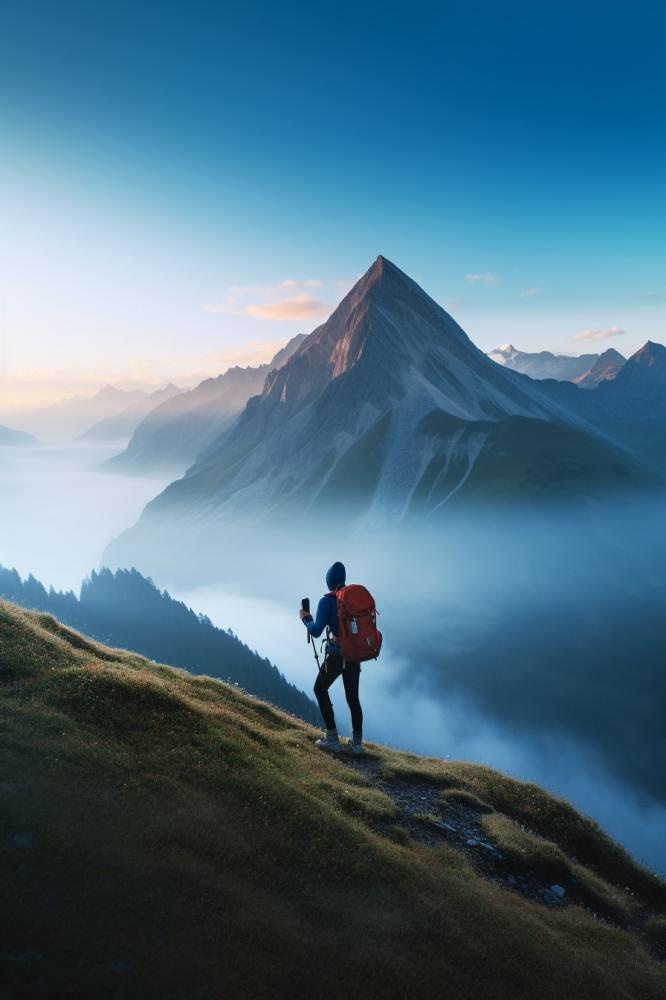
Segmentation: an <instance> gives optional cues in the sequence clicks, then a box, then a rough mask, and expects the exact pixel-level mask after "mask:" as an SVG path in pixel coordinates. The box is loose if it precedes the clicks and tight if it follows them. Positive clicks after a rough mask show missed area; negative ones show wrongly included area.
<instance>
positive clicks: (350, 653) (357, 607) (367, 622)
mask: <svg viewBox="0 0 666 1000" xmlns="http://www.w3.org/2000/svg"><path fill="white" fill-rule="evenodd" d="M330 593H331V594H332V596H333V597H335V599H336V601H337V605H338V622H339V625H338V634H337V636H336V639H337V643H338V646H339V647H340V650H341V652H342V655H343V656H344V658H345V660H349V661H350V662H351V663H363V661H364V660H376V659H377V657H378V656H379V651H380V649H381V648H382V634H381V632H380V631H379V629H378V628H377V609H376V608H375V601H374V598H373V596H372V594H371V593H370V591H369V590H366V589H365V587H362V586H361V585H360V584H359V583H350V584H348V585H347V586H346V587H340V589H339V590H334V591H330Z"/></svg>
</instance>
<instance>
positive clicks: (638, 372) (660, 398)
mask: <svg viewBox="0 0 666 1000" xmlns="http://www.w3.org/2000/svg"><path fill="white" fill-rule="evenodd" d="M543 385H544V388H545V389H546V391H547V393H548V395H549V396H550V397H551V399H553V400H554V401H555V400H556V401H558V402H559V403H560V404H561V405H563V406H566V407H567V408H568V409H569V410H570V411H571V412H572V413H575V414H576V415H577V416H579V417H581V418H582V419H584V420H585V421H586V422H588V423H589V424H591V425H593V426H595V427H596V428H598V430H599V431H600V432H602V433H604V434H606V435H607V436H609V437H611V438H613V439H614V440H616V441H618V442H620V443H621V444H622V445H623V446H624V447H625V448H628V449H629V450H630V451H631V452H632V453H633V454H634V455H636V456H637V457H638V458H639V459H640V460H641V461H643V462H647V463H648V464H650V465H651V466H652V467H653V468H654V469H656V470H657V471H658V472H660V473H662V474H666V347H664V345H663V344H657V343H653V342H652V341H648V342H647V343H646V344H644V345H643V347H641V348H640V350H638V351H636V353H635V354H632V356H631V357H630V358H629V360H628V361H627V362H626V363H625V364H624V365H623V367H622V368H621V369H620V371H619V372H618V373H617V374H616V375H615V377H614V378H610V379H606V380H602V381H601V382H600V383H599V386H598V387H597V389H596V390H595V391H594V392H581V391H580V390H579V389H578V388H577V387H576V386H573V385H570V384H568V383H565V382H559V383H555V382H548V383H543Z"/></svg>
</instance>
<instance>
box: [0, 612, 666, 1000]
mask: <svg viewBox="0 0 666 1000" xmlns="http://www.w3.org/2000/svg"><path fill="white" fill-rule="evenodd" d="M0 679H1V683H0V730H1V733H2V740H1V747H2V751H1V754H0V762H1V765H2V780H0V796H1V800H0V806H1V808H2V816H3V837H2V840H1V841H0V873H1V875H0V877H1V879H2V898H3V912H4V913H5V914H11V919H10V920H8V921H7V922H6V927H5V930H4V932H3V938H2V944H1V946H0V982H2V983H3V985H4V987H5V995H7V996H16V997H19V996H21V995H27V993H28V987H34V988H36V986H39V988H40V989H41V992H42V994H43V995H46V996H49V995H51V996H62V995H67V996H71V997H86V998H90V997H95V998H105V997H115V996H132V997H134V996H139V997H144V996H145V997H167V996H168V997H174V998H178V1000H180V998H185V997H188V998H190V997H194V996H199V997H201V998H204V997H205V998H210V1000H217V998H218V997H224V998H225V1000H226V998H235V997H252V998H253V1000H255V998H257V1000H261V998H264V997H265V998H268V997H280V996H288V997H290V998H294V1000H299V998H301V997H303V998H306V997H307V998H310V997H312V996H313V995H316V994H318V993H322V992H326V993H330V992H331V991H333V990H334V991H335V993H336V994H340V995H347V996H349V997H351V998H354V997H363V998H364V1000H374V998H380V997H381V998H389V997H390V998H392V997H397V996H404V997H421V996H439V995H441V994H442V989H443V984H445V990H446V996H447V997H449V998H452V1000H457V998H460V1000H463V998H465V1000H467V998H470V997H476V996H479V997H481V996H483V997H484V1000H498V998H504V997H512V998H517V1000H520V998H524V1000H532V998H533V997H535V996H539V997H540V998H543V1000H561V998H564V997H568V996H576V997H577V998H588V997H589V998H599V1000H615V998H618V1000H619V998H623V1000H634V998H636V997H641V1000H651V998H655V1000H657V998H661V997H663V995H664V991H665V990H666V975H665V973H664V969H663V967H661V966H659V965H658V964H657V963H656V962H655V961H654V959H652V958H651V957H650V955H649V953H648V951H647V950H646V949H645V946H644V944H643V943H642V942H641V940H640V939H639V938H638V936H636V935H633V934H629V933H627V932H625V931H623V930H620V929H618V928H615V927H611V926H609V925H606V924H603V923H600V922H598V921H595V920H594V919H593V917H592V916H591V915H590V914H588V913H586V912H585V911H583V910H581V909H578V908H575V907H568V908H563V909H562V910H557V911H556V910H549V909H547V908H545V907H540V906H538V905H536V904H532V903H530V902H528V901H526V900H524V899H522V898H521V897H519V896H518V895H517V894H514V893H510V892H508V891H505V890H503V889H501V888H500V887H498V886H496V885H494V884H492V883H490V882H489V881H487V880H484V879H483V878H482V877H480V876H479V875H477V874H476V873H475V872H474V871H473V870H472V868H471V867H470V866H469V865H468V864H467V863H466V862H465V860H464V859H463V857H462V855H460V854H458V853H457V852H454V851H452V850H451V849H449V848H442V849H436V850H432V849H430V848H427V847H425V846H424V845H421V844H418V843H415V842H414V841H412V840H411V839H410V838H409V837H408V836H405V835H404V831H402V830H401V827H400V823H399V820H398V819H397V817H396V813H395V807H394V804H393V802H392V801H391V800H390V799H389V798H388V797H387V796H386V795H384V794H383V793H381V792H379V791H377V790H375V789H372V788H370V787H369V786H368V785H367V784H366V783H365V782H364V781H363V780H362V779H361V778H360V777H359V775H357V774H356V773H354V772H352V771H350V769H348V768H346V767H344V766H343V765H341V764H340V763H339V762H338V761H336V760H334V759H330V758H329V757H327V756H326V755H324V754H322V753H320V752H319V751H317V750H315V749H314V748H313V746H312V740H313V738H314V735H315V733H314V730H313V729H312V728H311V727H309V726H307V725H305V724H304V723H302V722H299V721H298V720H296V719H294V718H292V717H291V716H288V715H286V714H285V713H282V712H280V711H278V710H274V709H272V708H271V707H270V706H267V705H265V704H263V703H261V702H258V701H256V700H254V699H252V698H250V697H248V696H246V695H244V694H243V693H241V692H239V691H237V690H236V689H234V688H231V687H229V686H227V685H224V684H221V683H217V682H214V681H211V680H209V679H206V678H195V677H190V676H188V675H187V674H185V673H182V672H180V671H177V670H173V669H170V668H168V667H161V666H157V665H154V664H151V663H149V662H147V661H146V660H143V659H142V658H141V657H139V656H135V655H133V654H131V653H127V652H122V651H117V650H109V649H106V648H105V647H103V646H100V645H98V644H96V643H93V642H89V641H88V640H86V639H84V638H83V637H81V636H78V635H77V634H76V633H73V632H71V631H70V630H68V629H66V628H64V627H62V626H60V625H58V624H57V623H55V622H54V621H53V619H50V618H48V616H43V615H36V614H32V613H28V612H23V611H20V610H18V609H17V608H14V607H12V606H11V605H7V604H3V603H1V602H0ZM372 749H373V752H375V753H376V754H377V755H378V757H379V759H380V761H381V763H382V765H383V767H384V768H385V769H386V770H387V771H391V772H392V773H395V774H408V773H411V774H414V775H418V776H420V777H425V778H427V780H430V781H432V782H433V783H435V784H438V785H440V786H441V787H442V789H443V790H444V789H446V788H465V789H467V790H468V791H469V792H470V793H473V794H474V795H477V796H478V797H480V798H481V799H482V800H483V801H485V802H488V803H489V804H491V805H492V806H493V807H494V808H495V809H496V810H498V812H500V811H501V812H504V813H505V814H506V815H507V816H509V817H511V818H513V819H514V820H516V821H517V822H522V821H523V820H522V819H521V817H523V815H525V816H534V817H535V822H534V823H532V822H530V827H531V828H532V829H535V830H537V829H538V823H541V824H542V825H544V826H547V825H548V823H549V822H551V821H552V823H553V825H554V830H555V832H556V833H557V837H558V838H559V839H557V841H556V842H557V845H558V846H559V847H560V849H561V850H562V851H563V852H564V851H565V846H564V841H568V840H570V841H571V842H572V843H574V844H579V842H580V843H581V844H582V845H583V846H584V847H586V849H587V850H588V854H589V855H590V858H591V860H593V861H594V862H595V864H596V865H598V869H599V870H598V872H596V874H597V875H598V877H599V878H604V879H605V880H607V881H609V882H610V883H613V879H614V877H615V875H616V874H617V871H622V872H623V874H624V875H626V878H627V879H628V880H632V882H633V884H634V885H635V886H637V887H638V886H641V887H643V888H644V889H645V893H646V894H649V893H652V895H653V896H654V897H657V896H658V895H659V893H660V892H661V893H662V894H663V891H664V887H663V885H662V884H661V883H659V882H658V880H656V879H654V878H653V877H651V876H649V875H648V873H645V872H643V871H642V869H640V868H638V867H637V866H636V865H634V863H633V862H632V860H631V859H630V858H629V856H628V855H627V854H626V853H625V852H623V851H622V850H621V849H620V848H619V847H617V846H616V845H613V844H612V841H610V840H609V839H608V838H606V837H605V836H604V835H603V833H602V832H601V831H600V830H599V829H598V828H597V827H595V826H594V824H590V821H588V820H584V819H583V818H582V817H579V816H578V814H577V813H575V812H574V810H572V809H571V807H569V806H567V805H566V803H561V802H559V801H558V800H555V799H552V800H551V799H550V797H549V796H547V795H546V793H544V792H541V791H540V790H537V789H536V788H535V786H529V785H522V784H521V783H519V782H511V780H510V779H508V778H504V777H503V776H502V775H498V774H496V772H492V771H490V770H489V769H486V768H474V767H472V766H471V765H465V764H455V763H449V762H442V761H437V760H435V759H434V758H418V757H416V756H414V755H408V754H401V753H399V752H396V751H389V750H385V749H383V748H379V747H374V748H372ZM537 792H538V793H539V794H537ZM493 815H494V814H493ZM490 818H492V816H488V817H485V819H490ZM378 819H380V820H382V822H383V823H384V824H391V823H393V824H394V831H393V836H387V837H382V836H379V835H378V834H377V833H376V832H374V830H373V823H375V822H376V821H377V820H378ZM537 820H538V822H537ZM595 845H596V847H595ZM597 848H598V850H597ZM577 853H578V858H579V863H581V864H583V863H584V852H583V851H582V850H581V851H578V852H577ZM607 863H608V866H609V867H607ZM622 884H629V882H628V881H627V882H625V883H622ZM635 891H636V894H637V896H639V897H640V902H641V905H647V904H646V895H645V894H643V895H641V893H642V889H639V888H636V890H635ZM652 908H653V909H656V908H655V907H654V905H653V907H652ZM660 912H661V913H663V912H664V911H663V908H662V910H660Z"/></svg>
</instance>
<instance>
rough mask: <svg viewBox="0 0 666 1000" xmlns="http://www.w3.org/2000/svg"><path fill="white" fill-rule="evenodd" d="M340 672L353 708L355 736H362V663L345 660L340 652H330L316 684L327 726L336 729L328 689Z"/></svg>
mask: <svg viewBox="0 0 666 1000" xmlns="http://www.w3.org/2000/svg"><path fill="white" fill-rule="evenodd" d="M343 665H344V670H343ZM340 674H342V683H343V684H344V686H345V696H346V698H347V704H348V705H349V708H350V710H351V718H352V729H353V731H354V736H361V735H362V733H363V712H362V711H361V703H360V701H359V700H358V682H359V678H360V676H361V664H360V663H350V662H349V660H347V661H345V660H343V658H342V656H340V655H339V654H335V653H332V654H331V653H329V655H328V656H327V657H326V659H325V660H324V662H323V664H322V668H321V670H320V671H319V675H318V677H317V681H316V683H315V686H314V693H315V697H316V698H317V703H318V705H319V710H320V712H321V714H322V715H323V716H324V722H325V723H326V728H327V729H335V715H334V714H333V705H332V704H331V699H330V697H329V694H328V689H329V688H330V686H331V684H332V683H333V682H334V681H336V680H337V679H338V677H339V676H340Z"/></svg>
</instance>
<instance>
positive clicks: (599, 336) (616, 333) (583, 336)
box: [571, 326, 627, 340]
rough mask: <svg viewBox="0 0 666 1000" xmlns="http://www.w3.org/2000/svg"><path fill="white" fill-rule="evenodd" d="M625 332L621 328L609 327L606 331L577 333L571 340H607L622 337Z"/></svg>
mask: <svg viewBox="0 0 666 1000" xmlns="http://www.w3.org/2000/svg"><path fill="white" fill-rule="evenodd" d="M626 333H627V331H626V330H623V329H622V327H621V326H609V327H608V329H607V330H583V331H582V333H577V334H576V336H575V337H572V338H571V339H572V340H607V339H608V338H609V337H624V336H626Z"/></svg>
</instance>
